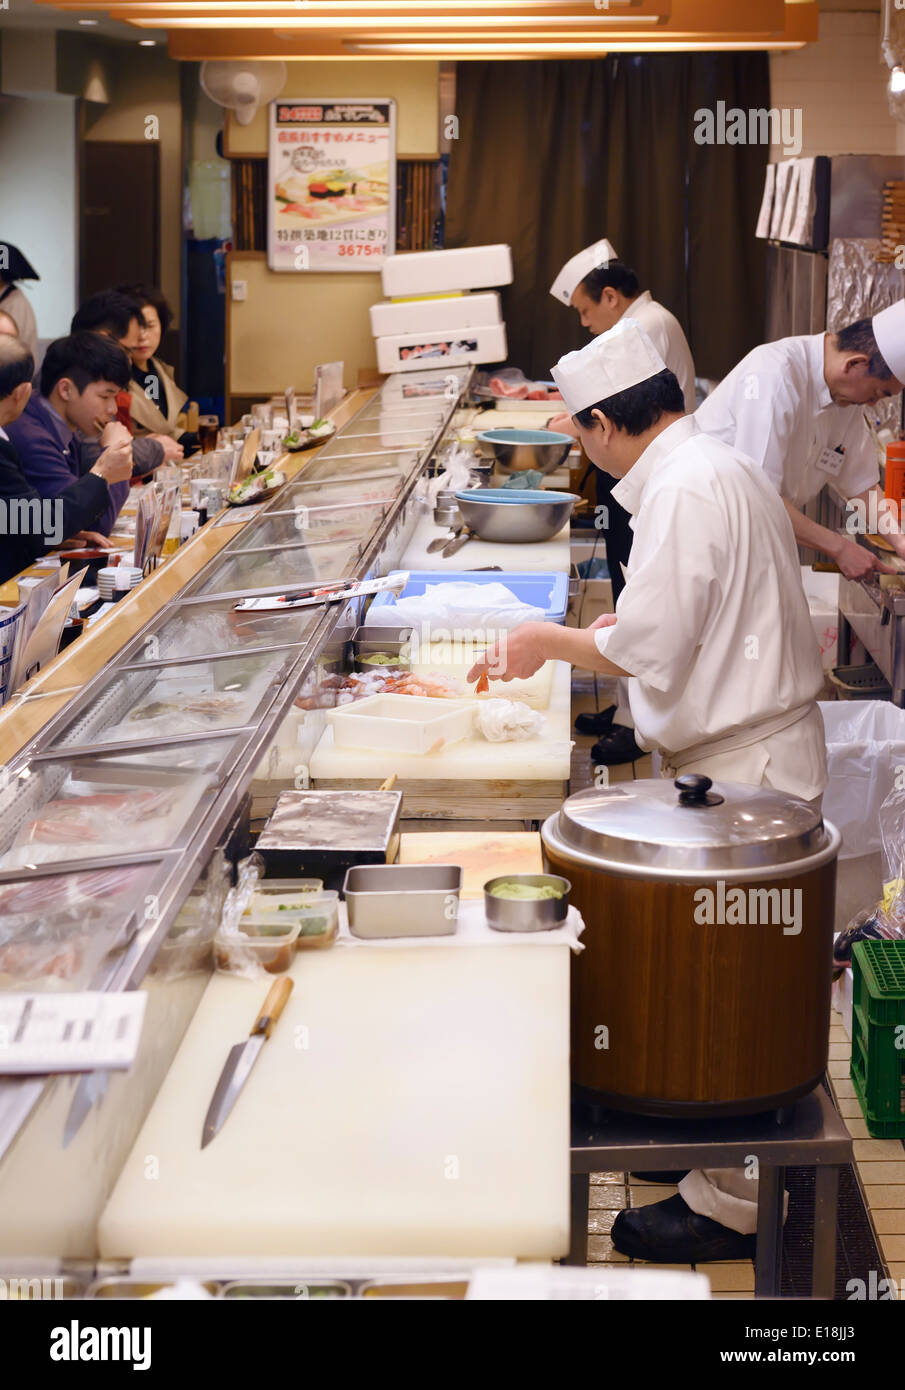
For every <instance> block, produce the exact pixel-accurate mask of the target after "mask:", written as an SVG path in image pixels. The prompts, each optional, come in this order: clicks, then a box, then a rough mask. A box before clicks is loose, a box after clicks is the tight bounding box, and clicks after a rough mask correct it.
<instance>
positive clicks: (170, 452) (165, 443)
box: [148, 434, 185, 463]
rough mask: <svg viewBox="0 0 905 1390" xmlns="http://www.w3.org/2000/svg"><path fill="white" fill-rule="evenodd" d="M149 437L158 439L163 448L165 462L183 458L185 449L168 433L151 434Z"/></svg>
mask: <svg viewBox="0 0 905 1390" xmlns="http://www.w3.org/2000/svg"><path fill="white" fill-rule="evenodd" d="M148 438H149V439H156V440H157V443H158V444H160V445H161V447H162V448H163V461H164V463H172V461H173V459H181V458H182V456H183V454H184V453H185V450H184V449H183V447H182V445H181V444H178V443H177V442H176V440H175V439H173V438H172V437H171V436H170V435H168V434H149V435H148Z"/></svg>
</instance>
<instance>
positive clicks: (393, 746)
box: [325, 695, 475, 754]
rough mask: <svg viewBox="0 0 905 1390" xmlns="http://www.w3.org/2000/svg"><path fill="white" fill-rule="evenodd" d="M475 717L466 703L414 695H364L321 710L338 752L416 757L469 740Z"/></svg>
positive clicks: (470, 705) (470, 704)
mask: <svg viewBox="0 0 905 1390" xmlns="http://www.w3.org/2000/svg"><path fill="white" fill-rule="evenodd" d="M474 712H475V707H474V705H473V704H472V703H471V702H466V701H464V700H432V699H429V698H428V697H424V698H422V697H421V696H419V695H369V696H368V697H367V699H364V700H356V701H355V702H354V704H351V705H340V707H339V708H338V709H330V710H326V711H325V713H326V716H327V720H328V722H329V723H330V724H332V725H333V742H334V743H335V745H336V747H337V748H371V749H378V750H380V751H385V752H391V753H419V754H424V753H437V752H439V751H440V749H441V748H446V747H448V746H449V744H451V743H459V742H461V740H462V739H463V738H468V737H469V735H470V734H471V732H472V730H473V728H474Z"/></svg>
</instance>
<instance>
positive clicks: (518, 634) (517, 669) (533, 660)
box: [466, 623, 547, 683]
mask: <svg viewBox="0 0 905 1390" xmlns="http://www.w3.org/2000/svg"><path fill="white" fill-rule="evenodd" d="M543 629H544V624H543V623H522V625H521V627H517V628H514V629H513V631H512V632H504V633H503V636H502V637H501V638H500V640H499V642H497V643H495V644H494V646H492V647H489V648H488V649H487V651H486V652H484V654H483V656H482V657H481V658H480V660H479V661H476V662H475V664H474V666H472V668H471V670H470V671H469V673H468V676H467V677H466V679H467V680H468V682H469V683H470V682H472V681H476V680H478V678H479V677H480V676H483V675H487V676H488V677H489V678H490V680H492V681H514V680H527V679H528V677H529V676H533V675H534V673H535V671H539V670H540V668H541V667H542V666H543V664H544V662H545V661H546V660H547V657H546V655H545V653H544V651H543V650H542V646H541V638H542V637H543V635H544V633H543Z"/></svg>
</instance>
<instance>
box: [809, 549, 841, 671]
mask: <svg viewBox="0 0 905 1390" xmlns="http://www.w3.org/2000/svg"><path fill="white" fill-rule="evenodd" d="M801 582H802V584H803V585H804V591H805V594H806V596H807V600H808V609H809V611H810V614H811V623H812V625H813V628H814V635H815V637H816V638H817V645H818V646H819V647H820V660H821V663H822V665H823V669H824V671H829V670H832V668H833V667H834V666H838V664H839V656H838V653H839V576H838V574H824V573H823V572H822V571H821V570H813V569H811V567H810V565H802V566H801Z"/></svg>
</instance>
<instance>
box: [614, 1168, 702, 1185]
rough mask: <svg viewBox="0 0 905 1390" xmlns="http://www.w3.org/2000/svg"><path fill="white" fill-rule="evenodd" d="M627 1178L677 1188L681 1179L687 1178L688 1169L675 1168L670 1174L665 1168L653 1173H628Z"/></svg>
mask: <svg viewBox="0 0 905 1390" xmlns="http://www.w3.org/2000/svg"><path fill="white" fill-rule="evenodd" d="M629 1177H630V1178H640V1179H641V1181H642V1182H665V1183H666V1184H667V1185H668V1186H670V1187H677V1186H678V1184H679V1183H680V1182H681V1181H682V1179H683V1178H687V1177H688V1169H687V1168H677V1169H675V1170H674V1171H672V1172H671V1171H670V1170H669V1169H668V1168H666V1169H659V1170H658V1171H657V1172H655V1173H629Z"/></svg>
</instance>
